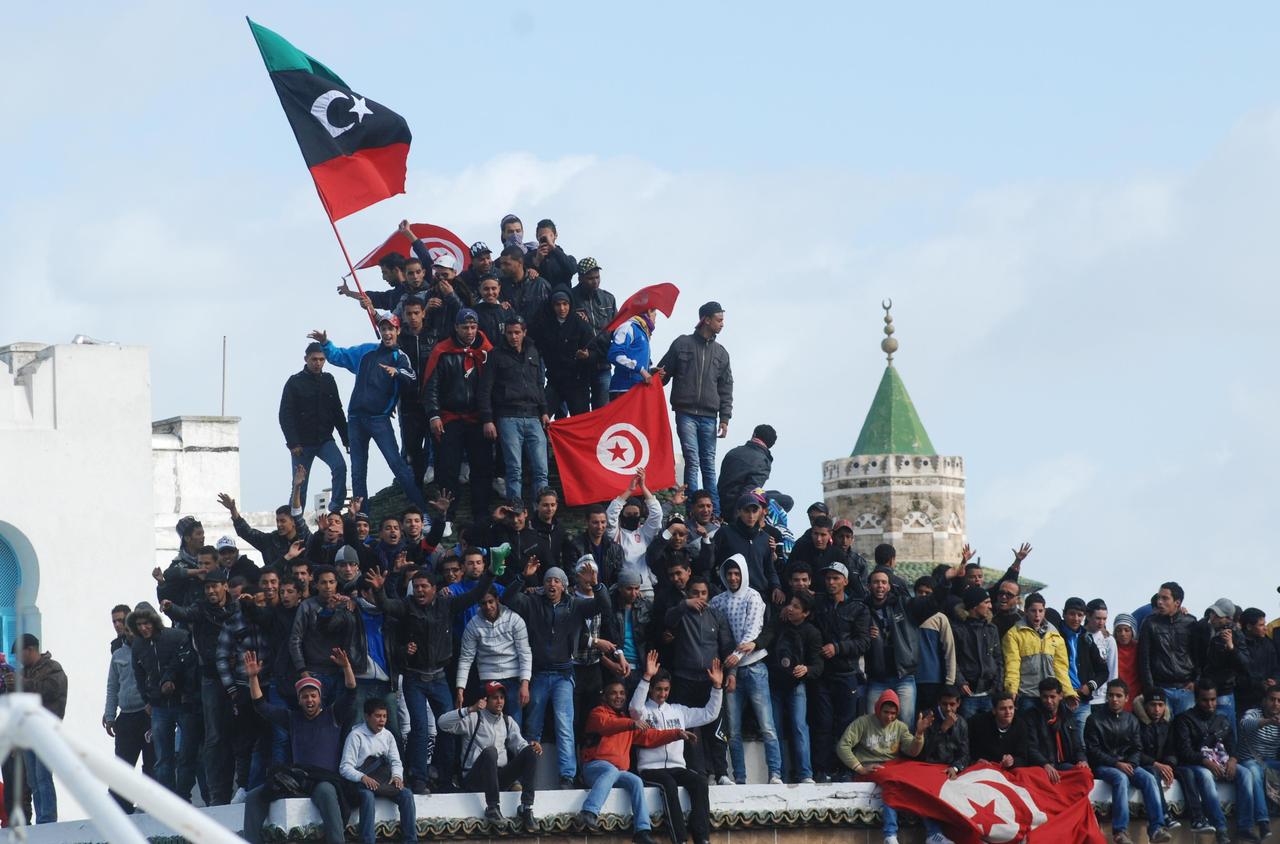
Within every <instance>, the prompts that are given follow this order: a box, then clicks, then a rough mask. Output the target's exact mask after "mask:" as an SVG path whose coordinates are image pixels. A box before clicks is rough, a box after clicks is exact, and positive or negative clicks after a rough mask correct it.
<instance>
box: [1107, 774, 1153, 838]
mask: <svg viewBox="0 0 1280 844" xmlns="http://www.w3.org/2000/svg"><path fill="white" fill-rule="evenodd" d="M1093 774H1094V776H1095V777H1097V778H1098V779H1100V780H1102V781H1103V782H1105V783H1106V784H1107V785H1109V786H1111V829H1112V830H1114V831H1115V832H1123V831H1125V830H1127V829H1128V828H1129V786H1130V783H1132V784H1133V785H1134V786H1135V787H1137V789H1138V791H1139V792H1141V793H1142V805H1144V806H1146V808H1147V837H1148V838H1149V837H1151V836H1152V835H1155V833H1156V831H1157V830H1159V829H1160V828H1161V827H1162V826H1164V803H1163V801H1162V800H1161V799H1160V797H1161V795H1160V783H1159V782H1157V781H1156V778H1155V777H1153V776H1151V774H1149V773H1147V772H1146V770H1144V769H1143V768H1134V769H1133V774H1132V775H1128V774H1125V772H1124V771H1122V770H1120V769H1119V768H1111V767H1100V768H1094V769H1093Z"/></svg>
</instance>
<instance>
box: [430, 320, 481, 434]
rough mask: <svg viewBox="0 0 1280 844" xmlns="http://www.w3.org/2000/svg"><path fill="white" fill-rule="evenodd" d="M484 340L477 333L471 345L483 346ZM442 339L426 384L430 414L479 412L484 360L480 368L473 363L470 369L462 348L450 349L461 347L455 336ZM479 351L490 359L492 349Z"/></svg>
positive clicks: (474, 347)
mask: <svg viewBox="0 0 1280 844" xmlns="http://www.w3.org/2000/svg"><path fill="white" fill-rule="evenodd" d="M484 342H485V338H483V337H481V336H480V335H478V334H477V335H476V339H475V341H474V342H473V343H472V344H471V348H472V349H475V350H480V349H481V348H482V347H483V346H484ZM440 343H441V345H440V346H439V350H440V354H438V355H437V356H436V365H435V369H433V370H432V371H431V377H430V378H427V386H426V389H425V390H424V391H423V403H424V405H425V406H426V411H427V418H434V417H436V416H439V415H440V414H441V412H442V411H443V412H445V413H451V414H460V415H461V414H467V415H470V414H476V413H478V405H477V403H476V394H477V393H478V391H479V390H478V388H479V386H480V374H481V373H482V372H483V371H484V363H481V364H480V366H479V367H478V368H477V367H474V366H473V367H471V368H470V369H468V368H467V363H468V357H467V355H466V354H464V353H463V352H462V351H450V350H461V349H462V346H461V345H459V343H458V339H457V338H456V337H451V338H449V339H447V340H441V341H440ZM477 354H478V355H479V357H480V359H481V360H483V361H484V362H487V361H488V358H489V355H490V354H492V350H490V351H489V352H484V351H478V352H477ZM477 418H478V417H477Z"/></svg>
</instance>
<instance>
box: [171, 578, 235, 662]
mask: <svg viewBox="0 0 1280 844" xmlns="http://www.w3.org/2000/svg"><path fill="white" fill-rule="evenodd" d="M238 612H240V607H239V604H238V603H237V602H236V601H233V600H231V596H230V595H229V594H228V595H227V602H226V603H225V604H223V605H222V606H220V607H215V606H214V605H213V604H210V603H209V602H208V601H207V600H204V601H200V602H199V603H197V604H193V605H192V606H189V607H180V606H178V605H177V604H173V605H172V606H170V607H169V609H168V610H167V611H166V612H165V614H166V615H168V616H169V617H170V618H172V619H174V620H175V621H181V622H183V623H185V624H186V625H187V626H188V627H189V628H190V630H191V639H192V642H193V643H194V645H195V652H196V657H197V661H198V663H199V665H200V673H201V674H202V675H203V676H205V677H211V678H214V679H217V677H218V637H219V636H220V635H222V626H223V625H224V624H226V623H227V620H228V619H230V618H231V617H232V616H233V615H235V614H236V613H238Z"/></svg>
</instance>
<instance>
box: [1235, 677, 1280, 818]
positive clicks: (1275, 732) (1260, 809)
mask: <svg viewBox="0 0 1280 844" xmlns="http://www.w3.org/2000/svg"><path fill="white" fill-rule="evenodd" d="M1236 756H1237V757H1239V759H1240V764H1241V765H1243V766H1245V767H1247V768H1248V769H1249V770H1250V771H1252V772H1253V787H1254V796H1253V799H1254V803H1253V805H1254V807H1255V809H1256V810H1257V813H1258V836H1259V837H1260V838H1266V837H1267V836H1268V835H1270V834H1271V820H1270V818H1269V817H1268V816H1267V810H1266V806H1267V796H1266V782H1267V774H1266V772H1267V770H1268V769H1270V770H1276V769H1280V686H1271V687H1269V688H1268V689H1267V694H1266V697H1264V698H1263V700H1262V708H1261V709H1250V710H1249V711H1248V712H1246V713H1245V714H1244V718H1243V719H1241V721H1240V749H1239V751H1238V752H1237V753H1236Z"/></svg>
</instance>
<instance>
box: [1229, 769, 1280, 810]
mask: <svg viewBox="0 0 1280 844" xmlns="http://www.w3.org/2000/svg"><path fill="white" fill-rule="evenodd" d="M1240 767H1241V768H1248V769H1249V773H1250V774H1251V775H1252V778H1253V813H1254V817H1253V820H1254V822H1255V823H1270V821H1271V819H1270V817H1268V815H1267V768H1271V769H1273V770H1277V769H1280V762H1277V761H1275V760H1274V759H1272V760H1268V761H1266V762H1264V761H1262V760H1261V759H1248V760H1246V761H1244V762H1241V763H1240ZM1237 788H1239V786H1237ZM1236 814H1237V815H1239V814H1240V798H1239V797H1237V798H1236Z"/></svg>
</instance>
